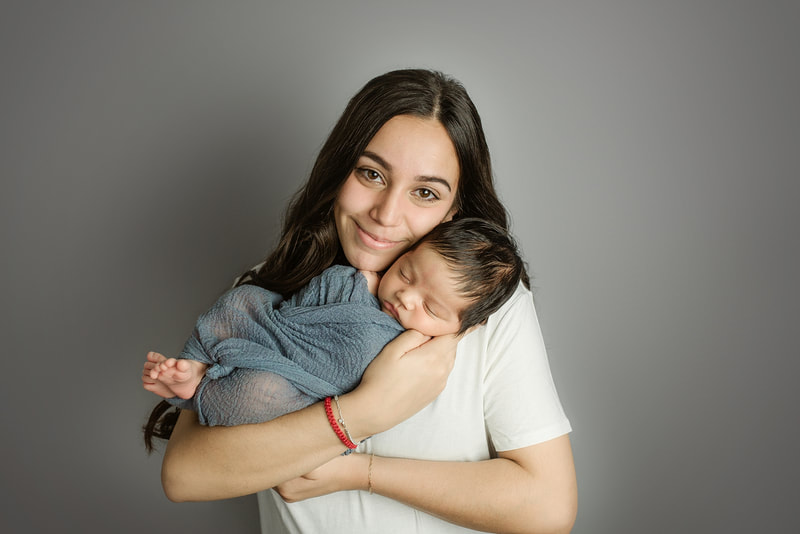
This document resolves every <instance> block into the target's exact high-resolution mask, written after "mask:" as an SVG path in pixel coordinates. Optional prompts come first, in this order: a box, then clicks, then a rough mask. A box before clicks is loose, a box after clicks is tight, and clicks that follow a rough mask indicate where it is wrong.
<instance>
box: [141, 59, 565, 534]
mask: <svg viewBox="0 0 800 534" xmlns="http://www.w3.org/2000/svg"><path fill="white" fill-rule="evenodd" d="M468 216H469V217H472V216H474V217H482V218H484V219H488V220H490V221H492V222H494V223H496V224H498V225H500V226H501V227H503V228H506V227H507V217H506V212H505V209H504V208H503V206H502V204H501V203H500V201H499V200H498V198H497V195H496V192H495V189H494V185H493V181H492V171H491V164H490V158H489V152H488V148H487V145H486V141H485V138H484V134H483V130H482V126H481V121H480V118H479V116H478V113H477V111H476V109H475V107H474V105H473V104H472V101H471V100H470V98H469V96H468V95H467V93H466V91H465V90H464V88H463V87H462V86H461V85H460V84H459V83H458V82H457V81H455V80H452V79H450V78H448V77H446V76H444V75H442V74H440V73H437V72H431V71H427V70H401V71H393V72H390V73H387V74H384V75H382V76H378V77H377V78H375V79H373V80H371V81H370V82H368V83H367V84H366V85H365V86H364V88H363V89H362V90H361V91H360V92H359V93H358V94H356V95H355V96H354V97H353V99H352V100H351V101H350V103H349V104H348V106H347V108H346V109H345V111H344V113H343V115H342V117H341V118H340V119H339V121H338V122H337V124H336V126H335V127H334V129H333V131H332V132H331V134H330V136H329V138H328V140H327V142H326V143H325V145H324V146H323V148H322V150H321V151H320V154H319V156H318V158H317V161H316V163H315V165H314V167H313V169H312V172H311V176H310V177H309V180H308V182H307V183H306V184H305V186H304V187H303V188H302V189H301V190H300V191H299V192H298V194H297V195H296V197H295V198H294V200H293V201H292V204H291V205H290V207H289V210H288V211H287V214H286V218H285V222H284V227H283V231H282V236H281V240H280V242H279V244H278V246H277V247H276V249H275V251H273V252H272V254H271V255H270V256H269V257H268V258H267V260H266V261H265V263H264V264H263V265H262V266H260V267H259V268H258V269H257V270H254V271H251V272H250V273H247V275H246V277H245V281H248V282H249V283H255V284H258V285H261V286H263V287H265V288H267V289H270V290H273V291H277V292H280V293H282V294H284V296H288V295H290V294H291V293H293V292H294V291H295V290H297V289H299V288H300V287H302V286H304V285H305V284H306V283H308V281H309V280H310V279H311V278H312V277H314V276H316V275H318V274H319V273H321V272H322V271H323V270H324V269H325V268H327V267H329V266H330V265H332V264H335V263H346V264H349V265H352V266H353V267H355V268H357V269H362V270H369V271H382V270H384V269H386V267H387V266H388V265H389V264H390V263H392V261H393V260H394V259H396V258H397V257H398V256H399V255H400V254H401V253H402V252H403V251H404V250H405V249H406V248H408V247H409V246H411V245H412V244H413V243H415V242H416V241H417V240H418V239H420V238H421V237H422V236H424V235H425V234H426V233H427V232H428V231H430V230H431V229H432V228H433V227H434V226H436V225H437V224H439V223H440V222H442V221H445V220H449V219H451V218H453V217H468ZM525 285H527V284H525ZM456 353H457V356H456ZM242 372H246V371H242ZM214 387H216V388H217V392H218V394H219V395H228V394H230V392H229V391H226V390H225V387H226V381H225V380H219V381H216V384H215V386H214ZM205 394H206V395H209V394H212V395H213V394H214V391H213V390H212V391H208V390H207V391H206V393H205ZM339 403H340V410H341V414H342V417H344V418H345V419H346V425H347V429H348V430H349V432H350V434H351V435H352V437H353V440H354V441H361V440H363V439H364V438H366V437H368V436H372V438H371V439H369V440H367V441H365V442H364V443H362V444H361V445H360V446H359V448H358V449H357V450H356V453H355V454H351V455H348V456H342V455H341V453H342V450H343V447H342V442H341V441H340V439H339V437H337V434H336V433H335V432H334V430H333V429H332V427H331V425H330V424H329V422H328V419H327V417H326V411H325V407H324V406H323V404H322V403H317V404H314V405H312V406H309V407H308V408H305V409H303V410H300V411H297V412H294V413H290V414H287V415H285V416H282V417H280V418H278V419H275V420H273V421H269V422H267V423H260V424H254V425H242V426H235V427H204V426H201V425H199V424H198V421H197V418H196V416H195V414H194V413H193V412H189V411H183V412H181V413H180V415H179V417H178V420H177V423H175V426H174V430H172V436H171V438H170V441H169V443H168V446H167V449H166V452H165V455H164V462H163V466H162V483H163V486H164V489H165V492H166V493H167V496H168V497H169V498H170V499H172V500H175V501H185V500H211V499H222V498H228V497H234V496H239V495H246V494H250V493H254V492H259V494H258V500H259V507H260V512H261V522H262V530H263V531H264V532H269V533H279V532H311V533H316V532H331V531H334V530H339V529H340V530H342V531H344V532H349V533H362V532H363V533H366V532H402V533H408V532H425V533H428V532H464V531H465V529H476V530H482V531H502V532H568V531H569V530H570V529H571V527H572V524H573V522H574V518H575V513H576V507H577V495H576V483H575V473H574V466H573V460H572V453H571V449H570V444H569V438H568V436H567V434H568V432H569V431H570V430H571V429H570V426H569V422H568V420H567V418H566V417H565V415H564V413H563V410H562V409H561V405H560V402H559V399H558V395H557V393H556V390H555V387H554V385H553V382H552V378H551V375H550V370H549V367H548V362H547V356H546V353H545V350H544V344H543V341H542V336H541V332H540V330H539V325H538V321H537V318H536V313H535V310H534V308H533V302H532V298H531V294H530V292H529V290H528V289H527V288H526V287H523V285H520V287H519V288H518V289H517V291H516V293H515V294H514V296H513V297H512V298H511V299H510V300H509V301H508V302H507V303H506V304H505V305H504V306H503V307H502V308H501V309H500V310H499V311H498V312H496V313H495V314H493V315H492V316H491V317H490V319H489V321H488V323H487V325H485V326H482V327H480V328H478V329H477V330H475V331H473V332H471V333H469V334H467V335H465V336H463V337H460V338H459V337H457V336H440V337H436V338H432V339H430V338H426V337H424V336H422V335H421V334H419V333H417V332H415V331H408V332H405V333H403V334H401V335H400V336H399V337H398V338H397V339H395V340H394V341H393V342H391V343H390V344H389V345H387V346H386V348H385V349H384V350H383V351H382V352H381V353H380V355H379V356H378V357H377V358H376V359H375V360H374V361H373V362H372V363H371V364H370V365H369V367H368V368H367V370H366V372H365V373H364V376H363V378H362V380H361V383H360V384H359V386H358V387H357V388H356V389H354V390H353V391H351V392H350V393H347V394H345V395H342V396H340V397H339ZM156 410H159V408H158V407H157V408H156ZM156 410H154V414H158V413H160V412H159V411H156ZM167 427H168V425H167ZM167 431H169V428H167ZM273 487H274V488H275V489H274V490H271V489H269V488H273ZM312 497H314V498H312Z"/></svg>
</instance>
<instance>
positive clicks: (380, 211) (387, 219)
mask: <svg viewBox="0 0 800 534" xmlns="http://www.w3.org/2000/svg"><path fill="white" fill-rule="evenodd" d="M370 216H371V217H372V218H373V219H374V220H375V221H376V222H377V223H378V224H380V225H381V226H397V225H398V224H399V223H400V219H401V218H402V206H401V199H400V194H399V193H396V192H393V191H384V192H383V193H382V194H381V195H380V196H379V197H378V199H377V200H376V202H375V205H374V206H373V207H372V210H370Z"/></svg>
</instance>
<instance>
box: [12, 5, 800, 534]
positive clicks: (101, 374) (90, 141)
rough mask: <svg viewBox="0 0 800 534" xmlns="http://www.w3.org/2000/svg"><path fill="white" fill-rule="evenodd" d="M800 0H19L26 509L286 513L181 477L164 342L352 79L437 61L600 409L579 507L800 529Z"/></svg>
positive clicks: (615, 520)
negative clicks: (162, 425) (165, 475)
mask: <svg viewBox="0 0 800 534" xmlns="http://www.w3.org/2000/svg"><path fill="white" fill-rule="evenodd" d="M799 15H800V9H798V5H797V3H795V2H781V1H767V2H755V1H750V2H747V1H730V2H728V1H709V0H699V1H675V2H656V1H633V0H630V1H623V0H618V1H611V0H608V1H583V2H576V1H560V2H556V1H553V2H541V1H532V2H457V1H445V2H431V1H425V2H422V1H417V0H406V1H404V2H355V1H340V2H335V3H334V2H322V1H320V2H307V1H305V2H304V1H299V2H291V3H289V2H286V3H278V2H256V1H248V2H244V1H233V2H224V3H223V2H209V1H191V2H190V1H168V2H164V1H143V2H100V1H97V2H88V1H82V0H76V1H71V2H55V1H53V2H37V1H32V2H22V1H4V2H3V3H2V4H0V180H2V181H1V185H0V221H1V223H2V224H1V225H0V251H2V252H1V253H0V255H1V256H2V259H1V260H0V284H2V300H1V301H0V329H1V332H0V335H1V336H2V346H3V359H4V369H3V372H2V373H1V374H0V376H1V377H2V378H0V380H1V381H2V382H1V383H0V403H1V404H2V419H0V424H1V425H2V428H3V429H4V430H3V435H4V437H3V439H2V440H0V452H1V453H2V459H3V475H2V482H1V483H0V492H1V493H0V530H2V531H3V532H115V533H118V534H122V533H128V532H131V533H134V532H136V533H139V532H154V533H159V532H193V533H196V534H200V533H206V532H208V533H211V532H220V531H224V532H241V533H256V532H258V519H257V509H256V502H255V498H254V497H243V498H239V499H232V500H227V501H221V502H211V503H188V504H174V503H170V502H169V501H168V500H167V499H166V498H165V497H164V495H163V492H162V490H161V486H160V482H159V469H160V462H161V454H160V453H158V454H154V455H152V456H150V457H148V456H147V455H146V453H145V451H144V447H143V445H142V442H141V435H140V430H139V429H140V427H141V425H142V424H143V423H144V420H145V417H146V415H147V414H148V412H149V410H150V408H151V407H152V406H153V405H154V404H155V402H156V399H155V398H154V397H153V396H152V395H150V394H148V393H146V392H144V391H143V390H142V389H141V386H140V374H141V368H142V361H143V358H144V356H145V353H146V352H147V351H148V350H151V349H155V350H159V351H162V352H164V353H168V354H174V353H176V352H177V351H178V350H180V348H181V347H182V345H183V342H184V341H185V338H186V336H187V335H188V334H189V332H190V331H191V328H192V325H193V323H194V320H195V318H196V316H197V315H198V314H199V313H201V312H202V311H204V310H205V309H206V308H207V307H208V306H210V305H211V303H212V302H213V301H214V300H215V299H216V297H217V296H218V295H219V294H220V293H221V292H222V291H224V289H225V288H227V286H228V285H229V284H230V282H231V281H232V280H233V278H234V277H235V276H237V275H238V274H239V273H240V272H241V271H243V270H244V269H246V268H247V267H248V266H250V265H252V264H254V263H257V262H258V261H260V260H261V259H262V257H263V255H264V254H265V252H266V251H267V250H268V249H269V248H270V247H271V246H272V245H273V243H274V238H275V237H276V235H277V231H278V223H279V220H280V216H281V213H282V210H283V208H284V206H285V204H286V202H287V200H288V198H289V197H290V195H291V194H292V193H293V192H294V191H295V190H296V189H297V187H299V186H300V184H301V183H302V182H303V181H304V180H305V178H306V176H307V174H308V172H309V171H310V168H311V165H312V163H313V160H314V157H315V156H316V153H317V151H318V150H319V148H320V146H321V144H322V142H323V141H324V139H325V137H326V136H327V134H328V132H329V130H330V128H331V127H332V126H333V123H334V121H335V120H336V118H337V117H338V116H339V114H340V113H341V111H342V110H343V109H344V106H345V104H346V101H347V99H348V98H349V97H350V96H352V95H353V94H354V93H355V92H356V91H357V90H358V89H359V88H360V87H361V86H362V85H363V83H365V82H366V81H367V80H368V79H369V78H371V77H373V76H375V75H378V74H380V73H382V72H385V71H387V70H390V69H393V68H399V67H409V66H421V67H430V68H436V69H440V70H443V71H445V72H447V73H450V74H452V75H454V76H455V77H457V78H459V79H460V80H461V81H462V82H463V83H464V84H465V86H466V87H467V89H468V91H469V92H470V94H471V96H472V97H473V99H474V101H475V103H476V105H477V106H478V109H479V111H480V113H481V116H482V118H483V121H484V127H485V130H486V133H487V136H488V141H489V144H490V148H491V151H492V156H493V161H494V165H495V174H496V178H497V182H498V186H499V190H500V193H501V196H502V198H503V200H504V201H505V203H506V205H507V207H508V209H509V211H510V212H511V214H512V220H513V231H514V233H515V234H516V236H517V237H518V239H519V241H520V244H521V246H522V248H523V250H524V254H525V256H526V259H527V261H528V263H529V267H530V272H531V275H532V276H533V284H534V286H535V301H536V304H537V309H538V311H539V315H540V321H541V324H542V328H543V331H544V336H545V341H546V343H547V346H548V351H549V357H550V362H551V367H552V371H553V375H554V378H555V381H556V384H557V387H558V390H559V393H560V396H561V400H562V402H563V404H564V407H565V410H566V411H567V414H568V416H569V417H570V419H571V422H572V425H573V427H574V432H573V433H572V443H573V447H574V452H575V461H576V466H577V472H578V482H579V492H580V508H579V514H578V520H577V523H576V526H575V529H574V532H575V533H576V534H584V533H591V534H604V533H615V534H618V533H644V532H646V533H675V532H698V533H700V532H702V533H707V532H725V533H732V532H797V531H800V519H799V518H798V515H797V513H796V512H795V511H794V509H795V507H796V505H797V502H798V500H800V492H799V491H798V489H797V487H798V485H797V480H798V478H800V461H798V454H797V442H798V411H797V407H798V405H800V402H799V401H800V394H799V393H798V391H800V388H798V387H797V379H798V376H799V375H800V373H798V371H800V368H799V367H800V366H798V361H797V357H798V354H800V352H799V351H798V344H797V335H796V333H797V326H796V325H797V324H798V323H800V314H799V313H798V304H797V302H798V297H800V295H799V294H798V293H800V291H798V287H799V285H798V281H797V276H798V272H799V271H800V269H799V267H800V265H799V264H800V261H798V259H799V257H800V252H798V242H799V241H798V235H797V234H798V228H800V216H799V215H798V208H797V204H798V200H800V186H799V185H798V178H800V172H798V171H800V164H799V163H798V148H800V106H798V100H797V95H798V94H800V73H798V61H797V52H798V50H800V34H799V33H798V31H797V21H798V20H800V18H798V16H799ZM162 450H163V447H162Z"/></svg>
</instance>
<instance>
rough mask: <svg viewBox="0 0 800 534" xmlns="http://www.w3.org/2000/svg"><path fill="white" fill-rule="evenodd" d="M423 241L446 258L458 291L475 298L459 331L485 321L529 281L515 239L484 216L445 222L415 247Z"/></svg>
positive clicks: (461, 317)
mask: <svg viewBox="0 0 800 534" xmlns="http://www.w3.org/2000/svg"><path fill="white" fill-rule="evenodd" d="M422 244H427V245H430V246H431V248H432V249H433V250H434V251H436V252H437V253H438V254H439V255H440V256H441V257H442V258H444V260H445V262H446V263H447V264H448V266H449V267H450V268H451V269H453V271H454V272H455V276H456V280H457V281H458V284H459V285H458V291H459V292H460V293H461V295H462V296H463V297H466V298H467V299H468V300H470V301H471V304H469V306H467V308H466V309H464V310H463V311H462V312H461V316H460V317H459V319H460V321H461V328H460V329H459V331H458V333H459V334H462V333H464V332H466V331H467V330H468V329H469V328H471V327H473V326H475V325H478V324H481V323H483V322H484V321H485V320H486V319H488V318H489V316H490V315H491V314H492V313H494V312H495V311H497V310H498V309H500V306H502V305H503V304H504V303H505V302H506V301H507V300H508V299H509V298H510V297H511V295H513V294H514V291H515V290H516V288H517V285H518V284H519V282H520V280H522V281H523V282H527V280H528V275H527V273H526V272H525V262H524V261H522V258H521V257H520V255H519V252H518V251H517V244H516V242H515V241H514V239H513V238H512V237H511V235H510V234H509V233H508V232H506V231H505V230H503V229H502V228H501V227H500V226H497V225H496V224H494V223H491V222H489V221H486V220H484V219H479V218H475V217H467V218H463V219H454V220H452V221H449V222H445V223H442V224H440V225H439V226H437V227H436V228H434V229H433V230H431V231H430V233H428V234H427V235H426V236H425V237H423V238H422V239H421V240H420V241H419V242H417V244H416V245H415V246H414V248H416V247H418V246H420V245H422ZM526 285H527V284H526Z"/></svg>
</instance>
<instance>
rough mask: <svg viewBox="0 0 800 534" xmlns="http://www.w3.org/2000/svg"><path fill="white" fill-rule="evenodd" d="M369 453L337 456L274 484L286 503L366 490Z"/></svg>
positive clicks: (367, 486)
mask: <svg viewBox="0 0 800 534" xmlns="http://www.w3.org/2000/svg"><path fill="white" fill-rule="evenodd" d="M368 471H369V456H368V455H366V454H350V455H347V456H337V457H336V458H334V459H333V460H331V461H329V462H328V463H326V464H323V465H321V466H320V467H318V468H316V469H314V470H313V471H311V472H310V473H306V474H305V475H303V476H300V477H297V478H294V479H292V480H289V481H287V482H284V483H283V484H280V485H278V486H276V487H275V491H277V492H278V494H279V495H280V496H281V498H283V500H284V501H286V502H297V501H302V500H305V499H310V498H312V497H319V496H320V495H327V494H328V493H334V492H336V491H345V490H357V489H360V490H367V489H369V474H368Z"/></svg>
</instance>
